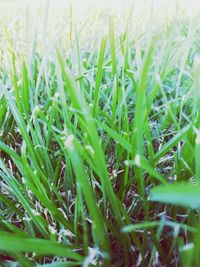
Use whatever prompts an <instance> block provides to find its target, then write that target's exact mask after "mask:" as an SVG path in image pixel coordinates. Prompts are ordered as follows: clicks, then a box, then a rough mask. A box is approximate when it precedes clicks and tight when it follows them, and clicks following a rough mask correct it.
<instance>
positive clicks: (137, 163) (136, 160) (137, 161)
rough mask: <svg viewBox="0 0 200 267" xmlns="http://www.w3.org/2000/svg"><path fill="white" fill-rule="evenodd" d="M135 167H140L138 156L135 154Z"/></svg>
mask: <svg viewBox="0 0 200 267" xmlns="http://www.w3.org/2000/svg"><path fill="white" fill-rule="evenodd" d="M135 165H136V166H138V167H140V166H141V163H140V155H139V154H137V155H136V156H135Z"/></svg>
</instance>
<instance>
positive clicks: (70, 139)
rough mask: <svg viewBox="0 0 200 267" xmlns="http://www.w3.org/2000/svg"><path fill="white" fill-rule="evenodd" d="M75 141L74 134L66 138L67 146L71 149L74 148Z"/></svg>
mask: <svg viewBox="0 0 200 267" xmlns="http://www.w3.org/2000/svg"><path fill="white" fill-rule="evenodd" d="M73 141H74V135H69V136H68V137H67V139H66V140H65V143H64V144H65V147H66V148H68V149H69V150H73V147H74V146H73Z"/></svg>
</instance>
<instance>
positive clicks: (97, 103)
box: [93, 37, 106, 118]
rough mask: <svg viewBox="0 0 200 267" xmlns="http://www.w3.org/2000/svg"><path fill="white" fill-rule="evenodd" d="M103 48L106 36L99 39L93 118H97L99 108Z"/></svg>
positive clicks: (104, 47)
mask: <svg viewBox="0 0 200 267" xmlns="http://www.w3.org/2000/svg"><path fill="white" fill-rule="evenodd" d="M105 49H106V37H103V38H102V40H101V48H100V53H99V60H98V64H97V76H96V83H95V89H94V107H93V115H94V118H97V115H98V109H99V90H100V86H101V78H102V75H103V62H104V55H105Z"/></svg>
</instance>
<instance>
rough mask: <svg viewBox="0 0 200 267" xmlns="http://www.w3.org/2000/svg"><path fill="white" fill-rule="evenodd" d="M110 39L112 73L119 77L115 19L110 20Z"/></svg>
mask: <svg viewBox="0 0 200 267" xmlns="http://www.w3.org/2000/svg"><path fill="white" fill-rule="evenodd" d="M109 39H110V50H111V61H112V73H113V75H114V76H116V77H117V58H116V50H115V30H114V21H113V17H110V18H109ZM116 79H117V78H116Z"/></svg>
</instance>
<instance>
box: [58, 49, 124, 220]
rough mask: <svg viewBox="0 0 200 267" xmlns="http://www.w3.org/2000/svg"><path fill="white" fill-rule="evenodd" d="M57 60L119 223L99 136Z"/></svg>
mask: <svg viewBox="0 0 200 267" xmlns="http://www.w3.org/2000/svg"><path fill="white" fill-rule="evenodd" d="M58 60H59V62H60V65H61V69H62V73H63V76H64V80H65V82H66V84H67V89H68V90H69V93H70V96H71V101H72V103H73V105H74V107H75V108H76V109H77V110H78V111H81V114H80V118H81V120H80V123H81V124H82V125H81V126H82V127H83V130H84V131H87V134H88V138H89V141H90V142H91V146H92V148H93V150H94V154H93V164H94V165H95V169H96V170H97V173H98V176H99V177H100V179H101V182H102V185H103V194H104V198H105V197H106V196H107V198H108V199H109V200H110V203H111V206H112V210H113V212H114V214H115V216H116V217H117V218H118V222H119V223H121V215H120V212H119V209H118V204H117V201H116V196H115V194H114V191H113V188H112V185H111V183H110V178H109V175H108V170H107V166H106V162H105V157H104V153H103V151H102V147H101V145H100V143H99V136H98V133H97V130H96V125H95V121H94V120H93V119H92V117H91V115H90V112H89V109H88V107H87V104H86V103H85V100H84V97H83V95H82V94H81V92H80V91H79V90H78V88H76V87H75V85H74V83H73V81H72V79H71V77H70V76H69V75H68V74H67V73H66V71H65V68H64V64H63V61H62V58H61V56H60V55H59V53H58ZM105 203H106V201H105Z"/></svg>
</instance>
